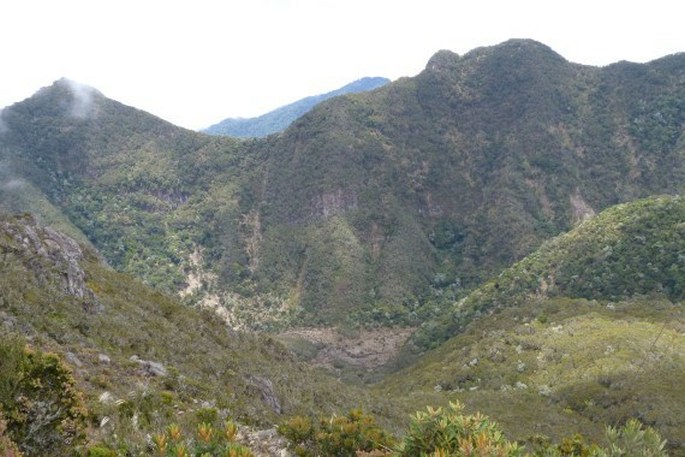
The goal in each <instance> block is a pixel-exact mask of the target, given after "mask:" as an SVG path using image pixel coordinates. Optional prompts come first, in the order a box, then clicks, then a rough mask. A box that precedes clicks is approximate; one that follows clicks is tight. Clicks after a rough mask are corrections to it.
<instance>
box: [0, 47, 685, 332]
mask: <svg viewBox="0 0 685 457" xmlns="http://www.w3.org/2000/svg"><path fill="white" fill-rule="evenodd" d="M684 74H685V56H684V55H681V54H679V55H673V56H669V57H665V58H663V59H659V60H656V61H654V62H651V63H648V64H631V63H626V62H621V63H617V64H614V65H610V66H607V67H603V68H595V67H587V66H582V65H577V64H573V63H570V62H568V61H566V60H565V59H564V58H563V57H561V56H559V55H558V54H556V53H555V52H554V51H552V50H551V49H549V48H548V47H546V46H544V45H542V44H540V43H536V42H533V41H528V40H511V41H507V42H505V43H502V44H500V45H497V46H493V47H488V48H479V49H475V50H473V51H471V52H469V53H467V54H465V55H463V56H458V55H456V54H454V53H451V52H449V51H440V52H438V53H437V54H436V55H435V56H433V58H431V60H430V61H429V62H428V64H427V66H426V69H425V70H424V71H423V72H422V73H421V74H419V75H418V76H416V77H414V78H404V79H400V80H399V81H395V82H393V83H390V84H388V85H386V86H384V87H382V88H380V89H378V90H375V91H372V92H366V93H360V94H353V95H347V96H344V97H337V98H333V99H330V100H327V101H325V102H323V103H321V104H319V105H318V106H317V107H315V108H314V109H313V110H312V111H310V112H309V113H307V114H306V115H304V116H303V117H302V118H300V119H299V120H298V121H296V122H295V123H294V124H293V125H292V126H291V127H289V128H288V129H287V130H286V131H284V132H283V133H282V134H280V135H278V136H272V137H268V138H266V139H261V140H252V141H249V142H241V141H237V140H234V139H231V138H222V137H211V136H207V135H203V134H199V133H195V132H191V131H188V130H184V129H180V128H177V127H174V126H173V125H170V124H168V123H166V122H164V121H162V120H160V119H158V118H155V117H154V116H151V115H149V114H147V113H144V112H141V111H139V110H136V109H134V108H131V107H126V106H124V105H121V104H120V103H117V102H115V101H112V100H109V99H107V98H106V97H104V96H103V95H102V94H99V93H98V92H97V91H95V90H93V89H88V88H83V87H80V86H75V85H74V84H72V83H69V82H68V81H58V82H56V83H55V84H53V85H52V86H50V87H48V88H45V89H43V90H41V91H39V92H38V93H37V94H36V95H35V96H33V97H31V98H29V99H27V100H25V101H23V102H21V103H18V104H15V105H13V106H11V107H8V108H6V109H5V110H4V111H3V114H2V116H3V122H4V124H5V126H6V128H5V131H4V132H3V134H2V138H1V139H0V143H2V144H1V149H0V151H1V155H2V159H1V160H2V163H3V164H4V165H3V168H2V170H3V175H4V177H5V179H6V180H7V184H4V185H3V186H2V192H3V202H13V203H12V205H11V208H10V209H11V210H13V211H18V210H25V211H33V212H36V213H38V214H39V215H40V217H41V218H42V219H43V220H46V221H49V222H51V223H52V222H53V221H55V223H57V222H59V223H60V224H61V225H60V227H62V228H64V230H70V232H69V233H72V234H73V235H74V236H81V237H82V238H87V239H88V240H89V241H90V242H91V243H92V244H93V245H94V246H95V247H96V248H97V249H98V250H99V251H100V252H101V253H102V255H103V256H104V257H105V258H106V259H107V261H108V262H109V263H110V264H111V265H112V266H114V267H115V268H116V269H118V270H120V271H123V272H126V273H130V274H133V275H135V276H137V277H139V278H141V279H142V280H143V281H145V282H146V283H147V284H150V285H153V286H155V287H157V288H158V289H161V290H165V291H169V292H181V293H183V295H184V297H185V300H186V301H187V302H190V303H203V304H205V305H207V306H215V307H216V306H220V307H221V308H224V309H226V310H227V311H226V312H224V313H223V316H224V317H225V318H226V320H227V321H228V322H230V324H231V325H232V326H235V327H239V326H247V327H251V328H278V327H282V326H285V325H290V324H292V323H293V322H297V323H299V324H301V325H302V324H305V325H316V326H320V325H337V324H344V325H347V326H351V327H355V326H357V325H365V326H374V325H408V326H415V325H419V324H420V323H421V322H423V321H425V320H427V319H430V318H431V316H434V315H438V314H440V310H441V309H442V308H444V307H445V306H449V305H450V304H451V303H452V302H454V301H455V300H458V299H459V298H461V297H463V296H465V295H466V294H467V293H468V291H470V290H471V289H473V288H474V287H476V286H478V285H479V284H480V283H481V282H482V281H483V280H485V279H487V278H489V277H491V276H493V275H495V274H497V273H499V272H500V271H502V270H503V269H504V268H505V267H507V266H509V265H510V264H511V263H512V262H514V261H516V260H520V259H521V258H523V257H524V256H525V255H527V254H528V253H530V252H532V251H533V250H534V249H535V248H536V247H538V246H539V245H540V244H541V243H542V242H543V241H544V240H545V239H548V238H549V237H551V236H553V235H556V234H558V233H561V232H563V231H566V230H568V229H570V228H571V227H573V226H574V225H575V224H577V223H578V222H580V221H582V220H584V219H585V218H587V217H590V216H591V215H593V214H594V213H596V212H599V211H600V210H601V209H603V208H606V207H609V206H611V205H614V204H616V203H620V202H624V201H631V200H634V199H636V198H639V197H645V196H648V195H654V194H677V193H680V192H681V191H682V190H683V183H684V182H685V179H684V178H685V170H684V167H685V164H684V163H683V147H684V145H685V143H684V142H683V125H684V123H685V88H684V87H683V85H682V80H683V77H685V76H684ZM10 183H12V185H9V184H10ZM24 189H26V191H24ZM3 204H4V203H3ZM8 206H9V205H8Z"/></svg>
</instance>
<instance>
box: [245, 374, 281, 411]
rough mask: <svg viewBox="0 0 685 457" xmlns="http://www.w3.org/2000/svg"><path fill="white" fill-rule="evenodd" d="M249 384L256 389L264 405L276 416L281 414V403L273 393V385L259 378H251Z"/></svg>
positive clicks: (265, 379)
mask: <svg viewBox="0 0 685 457" xmlns="http://www.w3.org/2000/svg"><path fill="white" fill-rule="evenodd" d="M250 384H252V386H253V387H254V388H256V389H257V390H258V391H259V393H260V394H261V396H262V400H263V401H264V403H266V404H267V406H269V408H271V409H272V410H273V411H274V412H275V413H276V414H281V413H282V411H283V410H282V408H281V402H280V401H279V400H278V397H276V393H275V392H274V385H273V383H272V382H271V380H270V379H268V378H261V377H259V376H252V377H251V378H250Z"/></svg>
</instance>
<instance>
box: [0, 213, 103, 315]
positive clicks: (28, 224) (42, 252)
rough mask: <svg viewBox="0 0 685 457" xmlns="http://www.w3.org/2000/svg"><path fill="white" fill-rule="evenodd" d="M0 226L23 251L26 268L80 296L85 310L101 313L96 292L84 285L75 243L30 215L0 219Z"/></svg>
mask: <svg viewBox="0 0 685 457" xmlns="http://www.w3.org/2000/svg"><path fill="white" fill-rule="evenodd" d="M0 228H1V229H2V230H3V231H4V232H5V233H7V234H8V235H10V237H11V241H10V242H11V244H12V247H13V248H15V249H18V250H21V251H24V255H23V258H24V259H25V265H26V267H27V268H28V269H29V270H30V271H32V272H33V273H34V274H35V275H36V276H37V277H42V278H45V279H48V280H49V282H52V281H55V280H57V281H58V284H60V285H61V288H62V290H63V291H64V292H65V293H67V294H69V295H72V296H74V297H76V298H79V299H82V301H83V307H84V310H86V311H87V312H91V313H96V312H101V311H102V305H101V304H99V303H98V301H97V299H96V297H95V294H94V293H93V291H92V290H90V289H89V288H88V286H87V285H86V273H85V272H84V271H83V268H81V265H80V262H82V261H83V260H84V255H83V251H82V249H81V246H79V244H78V242H76V240H74V239H73V238H70V237H68V236H66V235H64V234H62V233H60V232H58V231H56V230H54V229H52V228H50V227H41V226H39V225H38V224H37V222H36V220H35V219H34V217H33V216H31V215H22V216H15V217H12V218H10V219H5V220H2V221H0Z"/></svg>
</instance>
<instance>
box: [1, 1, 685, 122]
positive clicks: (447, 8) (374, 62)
mask: <svg viewBox="0 0 685 457" xmlns="http://www.w3.org/2000/svg"><path fill="white" fill-rule="evenodd" d="M684 13H685V3H681V2H679V1H676V0H650V1H634V0H624V1H614V0H592V1H588V0H575V1H553V0H545V1H540V0H469V1H462V0H451V1H450V0H420V1H404V0H344V1H341V0H223V1H219V0H192V1H190V0H188V1H177V0H164V1H157V0H116V1H109V0H5V1H2V2H0V50H1V52H0V61H1V62H2V64H0V108H2V107H4V106H8V105H10V104H12V103H15V102H18V101H21V100H23V99H25V98H26V97H29V96H31V95H32V94H33V93H35V92H36V91H37V90H38V89H40V88H41V87H44V86H47V85H50V84H51V83H52V82H53V81H55V80H57V79H59V78H61V77H66V78H69V79H71V80H74V81H77V82H79V83H82V84H86V85H89V86H92V87H94V88H96V89H98V90H99V91H101V92H102V93H104V94H105V95H106V96H107V97H110V98H113V99H115V100H118V101H120V102H122V103H125V104H127V105H131V106H135V107H136V108H139V109H143V110H145V111H148V112H150V113H152V114H154V115H157V116H159V117H161V118H163V119H166V120H168V121H170V122H173V123H174V124H177V125H180V126H182V127H186V128H191V129H200V128H204V127H208V126H209V125H211V124H214V123H217V122H219V121H221V120H222V119H224V118H227V117H252V116H257V115H260V114H263V113H265V112H268V111H270V110H272V109H274V108H277V107H279V106H282V105H285V104H287V103H290V102H293V101H296V100H298V99H300V98H303V97H306V96H309V95H315V94H319V93H324V92H328V91H330V90H333V89H337V88H338V87H341V86H343V85H345V84H347V83H349V82H352V81H354V80H357V79H359V78H362V77H365V76H384V77H387V78H390V79H392V80H395V79H397V78H400V77H403V76H414V75H416V74H418V73H419V72H420V71H421V70H422V69H423V68H424V67H425V65H426V63H427V61H428V59H429V58H430V57H431V56H432V55H433V54H434V53H435V52H437V51H438V50H440V49H449V50H452V51H454V52H456V53H458V54H464V53H466V52H468V51H469V50H471V49H473V48H476V47H480V46H491V45H495V44H498V43H501V42H503V41H505V40H507V39H509V38H531V39H534V40H537V41H540V42H542V43H544V44H546V45H548V46H550V47H551V48H552V49H554V50H555V51H556V52H558V53H559V54H561V55H562V56H564V57H565V58H566V59H568V60H570V61H572V62H577V63H582V64H588V65H607V64H610V63H613V62H617V61H619V60H629V61H633V62H647V61H649V60H653V59H656V58H659V57H662V56H664V55H668V54H673V53H675V52H683V51H685V27H683V26H682V24H681V22H682V18H683V17H685V14H684Z"/></svg>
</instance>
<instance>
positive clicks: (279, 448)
mask: <svg viewBox="0 0 685 457" xmlns="http://www.w3.org/2000/svg"><path fill="white" fill-rule="evenodd" d="M238 441H239V442H240V443H241V444H243V445H245V446H247V447H249V448H250V449H251V450H252V453H253V455H254V456H255V457H291V456H292V455H293V454H292V453H291V452H290V451H288V445H289V443H288V441H287V440H286V439H285V438H283V437H282V436H281V435H279V434H278V431H276V429H275V428H270V429H267V430H252V429H250V428H248V427H242V426H241V427H240V429H239V432H238Z"/></svg>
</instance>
